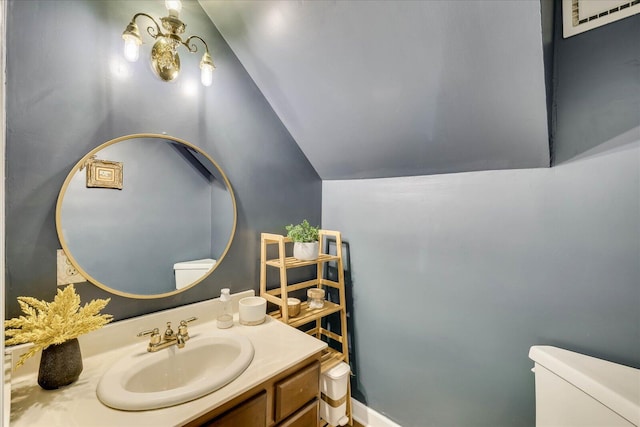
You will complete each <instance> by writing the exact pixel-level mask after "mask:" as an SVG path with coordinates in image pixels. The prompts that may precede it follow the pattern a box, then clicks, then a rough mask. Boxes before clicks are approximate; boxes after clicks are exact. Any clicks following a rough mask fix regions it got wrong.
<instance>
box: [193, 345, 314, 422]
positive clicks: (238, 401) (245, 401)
mask: <svg viewBox="0 0 640 427" xmlns="http://www.w3.org/2000/svg"><path fill="white" fill-rule="evenodd" d="M319 399H320V354H318V355H316V356H313V357H311V358H309V359H307V360H305V361H303V362H301V363H299V364H297V365H295V366H293V367H292V368H290V369H287V370H286V371H285V372H283V373H281V374H279V375H276V376H275V377H273V378H271V379H269V380H267V381H265V382H264V383H262V384H260V385H259V386H257V387H254V388H252V389H250V390H248V391H246V392H245V393H243V394H241V395H240V396H238V397H236V398H235V399H232V400H231V401H229V402H227V403H225V404H223V405H221V406H220V407H218V408H215V409H213V410H211V411H210V412H208V413H206V414H204V415H202V416H200V417H199V418H197V419H195V420H193V421H191V422H189V423H187V424H185V427H195V426H199V427H200V426H207V427H240V426H241V427H276V426H277V427H317V425H318V423H319V420H320V418H319Z"/></svg>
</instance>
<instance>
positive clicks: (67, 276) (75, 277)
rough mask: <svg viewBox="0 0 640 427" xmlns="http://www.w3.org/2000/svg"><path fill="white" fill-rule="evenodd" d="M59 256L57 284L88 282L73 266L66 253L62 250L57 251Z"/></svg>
mask: <svg viewBox="0 0 640 427" xmlns="http://www.w3.org/2000/svg"><path fill="white" fill-rule="evenodd" d="M56 254H57V257H56V258H57V264H58V273H57V284H58V286H60V285H68V284H69V283H81V282H86V281H87V279H85V278H84V277H83V276H82V274H80V272H78V270H76V268H75V267H74V266H73V264H71V262H70V261H69V258H67V254H65V253H64V251H63V250H62V249H58V250H57V251H56Z"/></svg>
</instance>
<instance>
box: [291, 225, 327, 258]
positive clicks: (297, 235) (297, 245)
mask: <svg viewBox="0 0 640 427" xmlns="http://www.w3.org/2000/svg"><path fill="white" fill-rule="evenodd" d="M318 229H319V227H314V226H312V225H311V224H309V221H307V220H306V219H305V220H304V221H302V222H301V223H300V224H297V225H293V224H290V225H287V226H286V227H285V230H287V237H288V238H290V239H291V240H293V241H294V244H293V257H294V258H296V259H299V260H303V261H311V260H314V259H318V253H319V247H320V244H319V242H318Z"/></svg>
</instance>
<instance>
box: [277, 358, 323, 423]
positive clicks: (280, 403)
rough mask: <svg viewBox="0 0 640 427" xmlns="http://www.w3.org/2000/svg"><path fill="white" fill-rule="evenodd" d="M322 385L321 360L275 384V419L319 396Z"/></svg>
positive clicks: (291, 412) (287, 414) (278, 419)
mask: <svg viewBox="0 0 640 427" xmlns="http://www.w3.org/2000/svg"><path fill="white" fill-rule="evenodd" d="M319 387H320V362H318V361H316V362H314V363H312V364H311V365H309V366H307V367H306V368H303V369H301V370H300V371H298V372H296V373H295V374H293V375H291V376H290V377H288V378H286V379H284V380H282V381H280V382H279V383H277V384H276V386H275V391H276V393H275V421H276V422H278V421H280V420H283V419H285V418H287V417H288V416H289V415H291V414H293V413H294V412H295V411H297V410H298V409H299V408H301V407H302V406H304V404H305V403H307V402H309V401H311V400H313V399H314V398H316V397H317V396H318V393H319Z"/></svg>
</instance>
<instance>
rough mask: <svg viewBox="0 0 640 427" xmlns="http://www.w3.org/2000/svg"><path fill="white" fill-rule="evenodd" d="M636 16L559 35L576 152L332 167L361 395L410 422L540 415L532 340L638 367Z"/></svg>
mask: <svg viewBox="0 0 640 427" xmlns="http://www.w3.org/2000/svg"><path fill="white" fill-rule="evenodd" d="M639 30H640V16H636V17H633V18H627V19H625V20H623V21H619V22H617V23H614V24H611V25H609V26H606V27H604V28H601V29H598V30H593V31H590V32H587V33H584V34H582V35H579V36H576V37H574V38H571V39H568V40H556V43H557V46H556V49H557V51H556V58H555V61H556V63H557V67H558V68H557V70H558V72H557V73H556V75H555V77H556V84H557V88H556V104H557V110H556V114H557V115H556V121H557V129H556V141H555V143H556V148H557V150H558V151H557V152H558V153H562V154H561V155H558V156H557V157H556V159H557V160H558V159H565V158H567V157H574V156H575V155H576V154H579V155H580V156H579V158H573V159H572V160H571V161H562V162H561V161H558V164H557V165H556V166H554V167H552V168H550V169H525V170H509V171H487V172H472V173H461V174H449V175H439V176H421V177H406V178H390V179H376V180H356V181H325V182H324V184H323V206H322V215H323V218H322V225H323V227H325V228H329V229H338V230H342V231H343V235H344V239H345V240H346V241H347V242H348V247H349V255H350V270H349V273H350V274H349V276H350V277H351V290H350V293H351V295H352V297H353V308H352V312H351V317H350V320H351V324H350V326H351V333H352V335H353V341H352V347H353V354H352V358H353V364H354V367H355V370H356V376H355V379H354V381H353V390H354V396H355V397H356V398H358V399H360V400H361V401H363V402H365V403H366V404H367V405H368V406H370V407H372V408H373V409H375V410H377V411H379V412H381V413H383V414H386V415H387V416H388V417H390V418H391V419H393V420H395V421H397V422H398V423H399V424H400V425H402V426H404V427H410V426H416V427H425V426H439V427H443V426H491V427H499V426H503V427H512V426H533V425H534V423H535V396H534V377H533V374H532V373H531V372H530V368H531V366H532V362H531V361H530V360H528V358H527V353H528V350H529V348H530V346H532V345H537V344H550V345H555V346H559V347H563V348H567V349H569V350H573V351H578V352H582V353H586V354H589V355H593V356H596V357H601V358H605V359H608V360H612V361H614V362H618V363H623V364H628V365H632V366H635V367H640V311H639V310H638V307H639V306H640V266H639V262H638V259H639V255H640V227H639V224H640V184H639V181H640V178H639V169H640V108H638V105H639V104H638V103H639V102H640V93H639V90H640V85H639V83H640V82H639V80H638V78H639V75H640V74H639V73H638V63H640V50H638V49H637V41H638V40H640V33H639ZM630 45H631V46H635V49H632V48H630ZM608 71H612V72H611V73H610V72H608ZM612 75H613V78H612ZM609 89H611V90H614V92H611V91H609ZM631 115H634V119H633V120H631V119H630V118H629V117H630V116H631ZM616 118H620V120H616ZM587 133H589V135H587ZM568 153H573V155H571V154H568Z"/></svg>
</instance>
